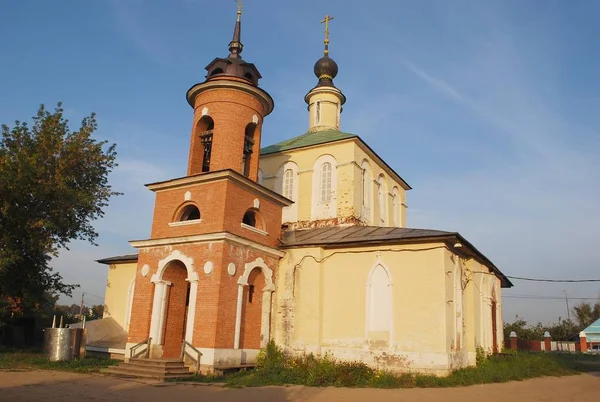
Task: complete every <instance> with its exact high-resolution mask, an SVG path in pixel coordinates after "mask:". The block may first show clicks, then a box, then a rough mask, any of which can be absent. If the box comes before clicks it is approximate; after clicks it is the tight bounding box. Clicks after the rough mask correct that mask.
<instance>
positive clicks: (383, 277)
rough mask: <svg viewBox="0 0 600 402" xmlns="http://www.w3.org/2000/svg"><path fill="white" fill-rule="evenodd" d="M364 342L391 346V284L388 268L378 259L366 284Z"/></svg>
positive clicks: (392, 333) (392, 330)
mask: <svg viewBox="0 0 600 402" xmlns="http://www.w3.org/2000/svg"><path fill="white" fill-rule="evenodd" d="M366 290H367V294H366V300H367V306H366V313H367V314H366V320H365V321H366V322H365V323H366V327H365V340H366V341H367V343H368V344H371V345H386V346H388V347H390V348H391V347H392V346H393V340H394V325H393V322H394V320H393V282H392V275H391V272H390V270H389V268H388V267H387V266H386V265H385V264H384V263H383V261H381V258H380V257H378V258H377V260H376V262H375V265H374V266H373V268H371V271H370V272H369V275H368V277H367V283H366Z"/></svg>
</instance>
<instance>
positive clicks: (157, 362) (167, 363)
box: [129, 358, 183, 367]
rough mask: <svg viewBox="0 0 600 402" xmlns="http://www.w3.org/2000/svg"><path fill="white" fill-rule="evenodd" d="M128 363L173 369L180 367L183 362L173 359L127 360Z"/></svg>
mask: <svg viewBox="0 0 600 402" xmlns="http://www.w3.org/2000/svg"><path fill="white" fill-rule="evenodd" d="M129 363H135V364H139V365H144V366H158V367H174V366H181V365H183V362H182V361H181V360H175V359H172V360H171V359H168V360H167V359H164V360H163V359H139V358H136V359H129Z"/></svg>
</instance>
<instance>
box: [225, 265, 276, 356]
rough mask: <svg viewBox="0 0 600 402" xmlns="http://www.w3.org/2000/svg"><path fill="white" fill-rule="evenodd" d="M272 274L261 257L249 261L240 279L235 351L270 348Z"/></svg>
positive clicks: (273, 288) (273, 286) (273, 287)
mask: <svg viewBox="0 0 600 402" xmlns="http://www.w3.org/2000/svg"><path fill="white" fill-rule="evenodd" d="M274 291H275V285H274V284H273V271H272V270H271V269H270V268H269V267H268V266H267V264H265V261H264V260H263V259H262V258H257V259H256V260H254V261H252V262H249V263H247V264H246V265H245V267H244V273H243V274H242V276H241V277H240V279H239V280H238V298H237V309H236V316H235V338H234V348H235V349H260V348H262V347H264V346H266V345H267V343H268V342H269V336H270V324H271V295H272V293H273V292H274Z"/></svg>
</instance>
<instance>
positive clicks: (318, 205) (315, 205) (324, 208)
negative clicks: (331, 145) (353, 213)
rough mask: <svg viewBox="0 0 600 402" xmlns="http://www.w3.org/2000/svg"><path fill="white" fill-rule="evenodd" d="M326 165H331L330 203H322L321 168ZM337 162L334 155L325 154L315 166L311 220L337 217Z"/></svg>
mask: <svg viewBox="0 0 600 402" xmlns="http://www.w3.org/2000/svg"><path fill="white" fill-rule="evenodd" d="M325 163H329V164H330V165H331V195H330V199H329V202H321V168H322V166H323V165H324V164H325ZM337 169H338V165H337V160H336V159H335V157H334V156H333V155H330V154H325V155H321V156H319V157H318V158H317V160H316V161H315V163H314V164H313V177H312V208H311V220H317V219H329V218H335V217H337V189H338V177H337V173H338V172H337Z"/></svg>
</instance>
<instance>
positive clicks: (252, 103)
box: [188, 88, 265, 181]
mask: <svg viewBox="0 0 600 402" xmlns="http://www.w3.org/2000/svg"><path fill="white" fill-rule="evenodd" d="M205 107H207V108H208V114H209V116H210V117H211V118H212V119H213V121H214V123H215V127H214V131H213V143H212V151H211V162H210V171H215V170H222V169H233V170H235V171H237V172H239V173H243V172H242V157H243V148H244V136H245V132H246V126H247V125H248V124H249V123H252V118H253V116H254V115H256V116H257V117H258V124H257V129H256V131H255V135H254V146H253V153H252V156H251V158H252V159H251V163H250V175H249V177H250V178H251V179H252V180H254V181H256V180H257V179H258V156H259V150H260V138H261V128H262V120H263V116H264V113H265V111H264V110H263V108H262V105H261V103H260V101H259V100H258V99H257V98H255V97H254V96H253V95H251V94H249V93H247V92H243V91H241V90H235V89H229V88H220V89H214V90H208V91H205V92H202V93H200V94H199V95H198V96H197V97H196V102H195V107H194V119H193V122H192V136H191V144H190V156H189V163H188V175H193V174H197V173H200V172H201V171H202V153H203V149H204V147H203V145H202V143H201V141H200V135H199V134H200V133H198V132H196V130H197V124H198V121H199V120H200V119H201V118H202V110H203V109H204V108H205Z"/></svg>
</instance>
